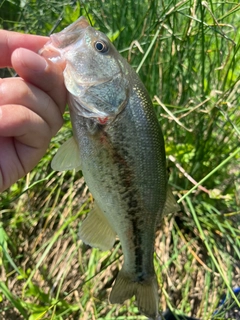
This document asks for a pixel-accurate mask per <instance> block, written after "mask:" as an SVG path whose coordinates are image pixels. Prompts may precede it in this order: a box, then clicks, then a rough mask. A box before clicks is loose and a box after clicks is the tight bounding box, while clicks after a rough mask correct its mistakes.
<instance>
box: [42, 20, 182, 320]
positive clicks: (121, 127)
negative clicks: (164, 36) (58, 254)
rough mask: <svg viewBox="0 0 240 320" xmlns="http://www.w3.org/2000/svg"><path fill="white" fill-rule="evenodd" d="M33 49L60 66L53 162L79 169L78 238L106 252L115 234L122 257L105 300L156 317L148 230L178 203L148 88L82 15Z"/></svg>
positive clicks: (151, 242) (152, 232) (151, 233)
mask: <svg viewBox="0 0 240 320" xmlns="http://www.w3.org/2000/svg"><path fill="white" fill-rule="evenodd" d="M40 54H41V55H42V56H44V57H45V58H46V59H50V60H51V61H53V62H55V63H64V64H65V67H64V71H63V77H64V82H65V86H66V89H67V91H68V105H69V111H70V116H71V123H72V129H73V137H72V138H71V139H70V140H68V141H66V142H65V143H64V144H63V145H62V146H61V147H60V148H59V150H58V152H57V154H56V155H55V157H54V158H53V160H52V168H53V169H54V170H57V171H65V170H71V169H77V170H79V169H81V170H82V172H83V176H84V178H85V181H86V184H87V185H88V188H89V190H90V192H91V193H92V195H93V198H94V207H93V209H92V210H91V211H90V212H89V214H88V216H87V218H86V219H85V220H84V221H83V222H82V224H81V226H80V229H79V236H80V239H82V241H83V242H84V243H86V244H88V245H90V246H92V247H96V248H99V249H101V250H110V249H111V248H112V247H113V245H114V243H115V241H116V237H118V238H119V240H120V242H121V246H122V251H123V256H124V262H123V265H122V269H121V270H120V271H119V273H118V275H117V278H116V280H115V282H114V284H113V287H112V291H111V293H110V297H109V300H110V303H119V304H122V303H123V302H124V301H125V300H127V299H130V298H132V297H133V296H135V299H136V302H137V306H138V309H139V311H140V312H141V313H142V314H144V315H146V316H147V317H149V318H151V319H157V318H158V315H159V296H158V283H157V277H156V274H155V270H154V263H153V257H154V242H155V232H156V229H157V225H158V224H159V223H160V222H161V218H162V217H163V215H164V214H167V213H169V212H173V211H176V210H177V209H176V208H177V205H176V201H175V200H174V197H173V195H172V193H171V191H170V189H169V187H168V181H167V180H168V178H167V170H166V155H165V145H164V138H163V134H162V130H161V128H160V125H159V121H158V119H157V116H156V114H155V111H154V108H153V105H152V102H151V99H150V97H149V94H148V92H147V90H146V88H145V86H144V85H143V83H142V81H141V80H140V78H139V76H138V75H137V73H136V72H135V71H134V69H133V68H132V67H131V66H130V65H129V64H128V62H127V61H126V60H125V59H124V58H123V57H122V56H121V55H120V54H119V52H118V51H117V49H116V48H115V47H114V46H113V44H112V43H111V41H110V40H109V39H108V38H107V36H106V35H105V34H104V33H102V32H101V31H98V30H96V29H95V28H93V27H92V26H91V25H90V24H89V22H88V20H87V19H86V18H85V17H80V18H79V19H78V20H77V21H75V22H74V23H72V24H71V25H70V26H68V27H66V28H65V29H63V30H62V31H61V32H59V33H55V34H52V35H51V36H50V40H49V42H48V43H47V44H46V45H45V46H44V47H43V48H42V50H41V52H40Z"/></svg>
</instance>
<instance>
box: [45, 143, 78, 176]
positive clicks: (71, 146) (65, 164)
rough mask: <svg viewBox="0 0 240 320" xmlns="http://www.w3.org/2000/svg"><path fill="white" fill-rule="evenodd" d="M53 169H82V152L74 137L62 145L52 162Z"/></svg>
mask: <svg viewBox="0 0 240 320" xmlns="http://www.w3.org/2000/svg"><path fill="white" fill-rule="evenodd" d="M51 167H52V169H53V170H55V171H67V170H73V169H76V170H77V171H78V170H80V169H81V159H80V152H79V148H78V145H77V143H76V141H75V139H74V137H71V138H70V139H69V140H67V141H65V142H64V143H63V144H62V145H61V147H60V148H59V149H58V151H57V153H56V154H55V156H54V158H53V160H52V163H51Z"/></svg>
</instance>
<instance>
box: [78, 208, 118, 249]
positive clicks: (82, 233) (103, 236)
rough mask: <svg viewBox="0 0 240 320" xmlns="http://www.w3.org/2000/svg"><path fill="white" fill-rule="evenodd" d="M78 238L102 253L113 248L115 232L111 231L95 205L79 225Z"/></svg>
mask: <svg viewBox="0 0 240 320" xmlns="http://www.w3.org/2000/svg"><path fill="white" fill-rule="evenodd" d="M79 237H80V239H81V240H82V241H83V242H84V243H86V244H88V245H90V246H91V247H95V248H99V249H101V250H103V251H107V250H110V249H111V248H112V247H113V245H114V242H115V239H116V232H115V231H114V230H113V229H112V227H111V226H110V224H109V223H108V221H107V219H106V218H105V216H104V214H103V213H102V211H101V209H100V208H99V207H98V206H97V204H96V203H95V207H94V208H93V209H92V210H91V211H90V212H89V214H88V216H87V218H86V219H85V220H84V221H83V223H82V224H81V226H80V228H79Z"/></svg>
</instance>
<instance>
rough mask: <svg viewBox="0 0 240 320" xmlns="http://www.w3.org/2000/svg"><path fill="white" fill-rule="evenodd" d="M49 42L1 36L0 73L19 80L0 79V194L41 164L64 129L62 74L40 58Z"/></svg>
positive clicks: (6, 33)
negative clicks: (4, 71)
mask: <svg viewBox="0 0 240 320" xmlns="http://www.w3.org/2000/svg"><path fill="white" fill-rule="evenodd" d="M47 41H48V38H47V37H40V36H34V35H24V34H19V33H15V32H10V31H4V30H0V68H3V67H11V68H14V69H15V71H16V72H17V73H18V75H19V78H6V79H0V192H1V191H3V190H5V189H7V188H8V187H10V186H11V185H12V184H13V183H14V182H16V181H17V180H18V179H19V178H21V177H23V176H24V175H26V174H27V173H28V172H29V171H30V170H31V169H32V168H33V167H34V166H35V165H36V164H37V163H38V161H39V160H40V159H41V158H42V157H43V155H44V153H45V152H46V149H47V147H48V145H49V142H50V140H51V138H52V137H53V136H54V135H55V134H56V133H57V131H58V130H59V129H60V127H61V126H62V123H63V119H62V114H63V112H64V109H65V105H66V89H65V86H64V83H63V75H62V68H61V66H60V65H56V64H53V63H51V61H46V60H45V59H44V58H43V57H41V56H40V55H38V54H37V52H38V50H39V49H40V48H42V47H43V45H44V44H45V43H46V42H47Z"/></svg>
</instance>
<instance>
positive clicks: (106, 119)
mask: <svg viewBox="0 0 240 320" xmlns="http://www.w3.org/2000/svg"><path fill="white" fill-rule="evenodd" d="M98 121H99V123H100V124H106V123H107V122H108V117H105V118H98Z"/></svg>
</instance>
